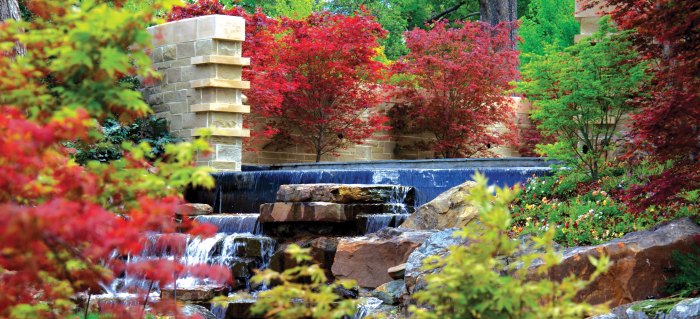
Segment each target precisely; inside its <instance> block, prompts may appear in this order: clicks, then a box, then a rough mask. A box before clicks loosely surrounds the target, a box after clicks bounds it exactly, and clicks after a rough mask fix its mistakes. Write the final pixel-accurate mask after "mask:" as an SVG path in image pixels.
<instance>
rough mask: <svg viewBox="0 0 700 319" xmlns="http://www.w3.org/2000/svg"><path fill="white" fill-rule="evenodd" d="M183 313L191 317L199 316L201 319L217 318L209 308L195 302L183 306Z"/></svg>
mask: <svg viewBox="0 0 700 319" xmlns="http://www.w3.org/2000/svg"><path fill="white" fill-rule="evenodd" d="M182 314H183V315H185V316H189V317H194V316H199V318H201V319H217V318H216V316H215V315H214V314H213V313H211V311H209V310H207V308H204V307H202V306H199V305H193V304H187V305H184V306H182Z"/></svg>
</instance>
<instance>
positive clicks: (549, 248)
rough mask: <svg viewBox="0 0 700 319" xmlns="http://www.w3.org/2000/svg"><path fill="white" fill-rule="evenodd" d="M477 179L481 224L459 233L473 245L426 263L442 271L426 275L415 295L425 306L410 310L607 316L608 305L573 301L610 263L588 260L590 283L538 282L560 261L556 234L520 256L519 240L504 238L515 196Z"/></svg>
mask: <svg viewBox="0 0 700 319" xmlns="http://www.w3.org/2000/svg"><path fill="white" fill-rule="evenodd" d="M474 180H475V181H476V182H477V185H476V186H475V187H474V188H472V190H471V192H470V195H469V198H470V200H471V201H472V204H473V205H474V206H475V207H477V208H478V210H479V216H480V219H479V220H480V223H471V224H470V225H468V226H467V227H465V228H463V229H462V230H460V231H458V232H457V236H460V237H462V238H465V239H467V240H470V241H473V244H471V245H458V246H453V247H451V248H450V254H449V255H448V256H446V257H444V258H440V257H437V256H433V257H429V258H428V259H426V260H425V261H424V266H423V267H424V269H425V270H434V269H439V268H442V269H441V270H440V271H439V272H436V273H432V274H429V275H427V276H426V282H427V286H426V288H425V290H422V291H419V292H416V293H415V294H414V296H415V298H416V301H417V302H418V304H419V305H421V307H416V306H412V311H414V313H415V317H416V318H436V319H437V318H581V317H583V316H585V315H591V314H594V313H596V312H603V311H604V310H605V309H604V308H605V307H604V306H591V305H588V304H585V303H581V304H578V303H576V302H574V297H575V296H576V293H577V292H578V291H579V290H580V289H582V288H584V287H585V286H586V285H587V284H588V283H590V282H592V281H593V280H594V279H595V278H596V277H597V276H599V275H600V274H602V273H603V272H605V271H606V270H607V267H608V261H609V260H608V258H607V257H605V256H601V258H600V259H598V260H596V259H595V258H590V261H591V263H592V264H593V265H594V266H595V267H596V271H595V272H594V274H592V276H591V277H590V278H588V279H587V280H580V279H576V278H575V277H573V276H571V277H567V278H565V279H563V280H562V281H561V282H553V281H550V280H547V279H543V278H540V276H542V275H543V274H546V273H547V271H548V270H549V269H551V268H552V267H554V266H556V265H557V264H558V263H559V262H560V260H561V257H560V256H559V255H558V254H557V253H556V252H555V251H554V248H553V241H552V238H553V236H554V232H553V231H552V230H550V231H547V232H546V233H544V235H543V236H541V237H534V238H532V241H533V244H534V249H535V251H536V252H523V251H520V249H519V247H520V241H519V240H516V239H511V238H510V237H508V235H507V234H506V231H507V230H508V229H509V228H510V224H511V217H510V214H509V212H508V204H509V203H510V201H511V200H512V199H513V198H514V196H515V194H516V191H515V190H511V189H508V188H494V187H493V186H491V187H487V186H486V185H487V184H486V183H487V182H486V178H485V177H483V175H478V174H477V175H476V176H475V177H474ZM494 192H495V195H494ZM537 251H539V252H537ZM496 256H504V257H505V258H508V259H511V258H512V260H513V261H514V262H512V263H508V264H506V263H505V261H504V259H503V257H501V258H498V257H496ZM536 260H537V261H536ZM535 265H538V266H535ZM531 266H532V267H533V268H531ZM534 267H536V268H534ZM504 273H505V275H504ZM423 307H424V308H423Z"/></svg>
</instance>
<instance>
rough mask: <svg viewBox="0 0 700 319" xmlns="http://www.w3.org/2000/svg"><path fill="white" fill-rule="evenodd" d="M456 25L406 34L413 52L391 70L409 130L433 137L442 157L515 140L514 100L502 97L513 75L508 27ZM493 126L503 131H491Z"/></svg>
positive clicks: (514, 58)
mask: <svg viewBox="0 0 700 319" xmlns="http://www.w3.org/2000/svg"><path fill="white" fill-rule="evenodd" d="M457 24H458V25H459V27H458V28H450V27H449V26H448V24H447V22H444V21H443V22H438V23H436V24H435V26H434V27H433V29H431V30H429V31H426V30H421V29H414V30H413V31H411V32H407V33H406V45H407V46H408V48H409V49H410V51H411V52H410V53H409V54H408V55H406V56H405V57H403V58H402V59H401V60H400V61H399V62H398V63H397V64H396V65H395V68H394V72H395V73H396V74H398V75H399V77H398V78H395V79H396V82H397V84H398V86H399V87H398V88H397V89H396V90H395V93H394V96H395V97H396V98H397V99H403V100H405V101H406V103H407V104H408V107H407V110H406V112H405V113H404V114H405V116H406V118H408V119H410V121H409V122H408V123H407V124H406V125H407V126H408V129H409V130H413V131H419V132H431V133H434V134H435V142H434V144H433V145H432V149H433V150H434V151H435V153H436V154H439V156H441V157H445V158H451V157H470V156H475V155H477V154H479V155H483V154H485V153H486V154H488V148H489V147H491V146H497V145H502V144H506V143H508V142H513V140H514V138H515V136H514V127H513V126H514V124H513V122H514V121H513V118H514V110H513V107H512V99H510V98H509V97H508V96H507V95H506V94H505V92H506V91H507V90H509V89H511V86H510V84H509V82H510V81H512V80H513V79H515V78H516V76H517V68H516V67H517V52H516V51H515V50H514V49H513V45H512V43H511V42H510V40H509V38H508V33H509V28H510V26H509V25H507V24H501V25H499V26H496V27H491V26H489V25H488V24H485V23H481V22H469V21H465V22H458V23H457ZM495 124H501V125H504V126H505V127H506V132H505V133H500V132H497V131H494V130H493V129H492V126H493V125H495Z"/></svg>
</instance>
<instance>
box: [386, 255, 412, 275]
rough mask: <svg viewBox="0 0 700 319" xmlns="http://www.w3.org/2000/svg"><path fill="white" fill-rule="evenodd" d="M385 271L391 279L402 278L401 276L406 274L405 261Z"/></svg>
mask: <svg viewBox="0 0 700 319" xmlns="http://www.w3.org/2000/svg"><path fill="white" fill-rule="evenodd" d="M409 258H410V257H409ZM386 272H387V273H388V274H389V277H391V279H403V277H404V276H405V275H406V263H403V264H401V265H397V266H394V267H390V268H389V269H387V270H386Z"/></svg>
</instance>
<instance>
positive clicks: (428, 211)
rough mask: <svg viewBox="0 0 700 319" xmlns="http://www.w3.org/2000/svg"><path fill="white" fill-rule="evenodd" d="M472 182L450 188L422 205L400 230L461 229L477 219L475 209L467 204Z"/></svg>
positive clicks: (477, 214)
mask: <svg viewBox="0 0 700 319" xmlns="http://www.w3.org/2000/svg"><path fill="white" fill-rule="evenodd" d="M475 185H476V183H475V182H473V181H468V182H465V183H463V184H461V185H458V186H455V187H453V188H450V189H449V190H447V191H446V192H444V193H442V194H440V195H438V197H436V198H435V199H433V200H432V201H430V202H428V203H426V204H425V205H422V206H421V207H419V208H418V209H416V212H415V213H413V214H412V215H411V216H410V217H408V219H407V220H406V221H405V222H404V223H403V224H401V228H408V229H416V230H425V229H446V228H453V227H463V226H465V225H467V224H469V223H470V222H472V221H474V220H476V219H477V218H478V217H479V212H478V211H477V209H476V208H475V207H473V206H471V204H470V203H469V201H468V200H467V195H469V191H470V190H471V188H472V187H474V186H475Z"/></svg>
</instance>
